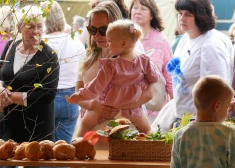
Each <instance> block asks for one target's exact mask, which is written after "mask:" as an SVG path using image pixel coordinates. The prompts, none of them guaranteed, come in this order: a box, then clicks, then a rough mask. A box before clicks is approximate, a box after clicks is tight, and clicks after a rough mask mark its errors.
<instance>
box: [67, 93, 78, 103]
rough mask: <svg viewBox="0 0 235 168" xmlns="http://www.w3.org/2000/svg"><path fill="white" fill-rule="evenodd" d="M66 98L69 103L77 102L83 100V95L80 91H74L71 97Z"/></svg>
mask: <svg viewBox="0 0 235 168" xmlns="http://www.w3.org/2000/svg"><path fill="white" fill-rule="evenodd" d="M65 99H66V101H67V102H68V103H69V104H75V103H78V102H80V101H81V96H80V95H79V94H78V93H74V94H72V95H71V96H70V97H69V96H65Z"/></svg>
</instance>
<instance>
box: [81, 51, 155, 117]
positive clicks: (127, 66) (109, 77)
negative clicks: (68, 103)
mask: <svg viewBox="0 0 235 168" xmlns="http://www.w3.org/2000/svg"><path fill="white" fill-rule="evenodd" d="M158 78H159V74H158V71H157V70H156V67H155V65H154V63H153V62H151V60H150V58H149V57H147V56H145V55H140V56H137V57H136V59H135V60H133V61H127V60H123V59H121V58H119V57H117V58H111V59H101V60H100V69H99V72H98V74H97V76H96V78H95V79H93V80H92V81H91V82H88V83H86V84H85V87H84V88H82V89H80V90H79V91H80V94H81V95H82V97H83V98H84V99H85V100H90V99H93V98H96V100H97V101H98V102H99V103H101V104H104V105H107V106H116V107H118V106H122V105H125V104H130V103H134V102H137V101H138V100H139V98H140V96H141V94H142V92H143V91H144V90H145V89H146V88H147V86H148V85H149V84H152V83H155V82H157V81H158ZM97 95H98V97H97ZM142 114H143V110H142V107H138V108H136V109H130V110H122V115H123V116H126V117H128V116H130V115H131V116H136V117H140V116H142Z"/></svg>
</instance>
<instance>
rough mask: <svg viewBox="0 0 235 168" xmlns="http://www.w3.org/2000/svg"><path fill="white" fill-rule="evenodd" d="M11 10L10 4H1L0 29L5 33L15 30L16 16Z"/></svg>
mask: <svg viewBox="0 0 235 168" xmlns="http://www.w3.org/2000/svg"><path fill="white" fill-rule="evenodd" d="M12 10H13V9H11V7H10V6H2V7H1V8H0V30H1V31H4V32H6V33H11V32H13V31H15V25H16V22H17V18H16V14H15V13H13V11H12Z"/></svg>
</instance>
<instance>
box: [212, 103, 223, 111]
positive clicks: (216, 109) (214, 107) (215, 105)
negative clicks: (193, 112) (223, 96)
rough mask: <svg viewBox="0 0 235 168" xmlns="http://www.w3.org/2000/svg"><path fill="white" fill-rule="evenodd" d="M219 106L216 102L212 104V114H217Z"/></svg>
mask: <svg viewBox="0 0 235 168" xmlns="http://www.w3.org/2000/svg"><path fill="white" fill-rule="evenodd" d="M220 104H221V102H220V101H216V102H215V103H214V106H213V110H214V112H217V111H218V109H219V107H220Z"/></svg>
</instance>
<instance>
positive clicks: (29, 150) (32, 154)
mask: <svg viewBox="0 0 235 168" xmlns="http://www.w3.org/2000/svg"><path fill="white" fill-rule="evenodd" d="M42 154H43V153H42V151H41V145H40V144H39V143H38V142H37V141H33V142H30V143H29V144H28V145H27V146H26V147H25V156H26V158H27V159H29V160H31V161H37V160H39V159H40V158H41V156H42Z"/></svg>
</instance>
